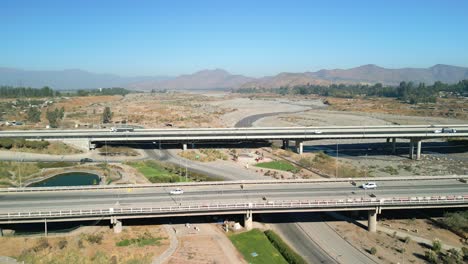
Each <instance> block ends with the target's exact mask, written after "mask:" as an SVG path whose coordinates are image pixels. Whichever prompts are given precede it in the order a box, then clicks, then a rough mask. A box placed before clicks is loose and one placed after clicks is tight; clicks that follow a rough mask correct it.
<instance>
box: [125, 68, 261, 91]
mask: <svg viewBox="0 0 468 264" xmlns="http://www.w3.org/2000/svg"><path fill="white" fill-rule="evenodd" d="M254 80H255V79H254V78H250V77H246V76H242V75H232V74H230V73H229V72H227V71H225V70H221V69H216V70H203V71H199V72H196V73H194V74H184V75H180V76H178V77H176V78H172V79H167V80H152V81H151V80H150V81H143V82H138V83H134V84H131V85H130V86H129V87H130V88H133V89H142V90H151V89H159V90H163V89H166V90H191V89H194V90H195V89H198V90H200V89H229V88H238V87H241V86H242V85H243V84H245V83H248V82H252V81H254Z"/></svg>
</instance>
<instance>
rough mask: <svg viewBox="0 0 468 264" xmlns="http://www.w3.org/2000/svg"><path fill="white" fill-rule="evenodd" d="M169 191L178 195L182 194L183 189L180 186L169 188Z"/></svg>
mask: <svg viewBox="0 0 468 264" xmlns="http://www.w3.org/2000/svg"><path fill="white" fill-rule="evenodd" d="M169 193H170V194H174V195H179V194H183V193H184V190H182V189H181V188H176V189H174V190H171V191H170V192H169Z"/></svg>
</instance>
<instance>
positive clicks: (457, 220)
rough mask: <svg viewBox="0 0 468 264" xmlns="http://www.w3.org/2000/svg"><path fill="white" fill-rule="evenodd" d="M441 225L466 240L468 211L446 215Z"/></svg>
mask: <svg viewBox="0 0 468 264" xmlns="http://www.w3.org/2000/svg"><path fill="white" fill-rule="evenodd" d="M442 223H443V224H444V225H446V226H447V227H449V228H450V229H451V230H453V231H454V232H455V233H457V234H458V235H460V236H461V237H463V238H464V239H467V238H468V210H466V211H460V212H454V213H446V214H445V215H444V218H443V219H442Z"/></svg>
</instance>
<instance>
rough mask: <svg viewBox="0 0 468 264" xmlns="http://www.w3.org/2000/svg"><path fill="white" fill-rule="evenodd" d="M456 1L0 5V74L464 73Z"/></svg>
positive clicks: (467, 52) (466, 36)
mask: <svg viewBox="0 0 468 264" xmlns="http://www.w3.org/2000/svg"><path fill="white" fill-rule="evenodd" d="M467 11H468V1H464V0H459V1H458V0H437V1H433V0H421V1H419V0H405V1H400V0H391V1H390V0H388V1H387V0H367V1H364V0H362V1H358V0H353V1H351V0H343V1H337V0H331V1H329V0H328V1H312V0H304V1H294V0H290V1H285V0H282V1H274V0H269V1H263V0H245V1H244V0H235V1H231V0H226V1H223V0H214V1H203V0H197V1H195V0H194V1H192V0H187V1H179V0H171V1H157V0H148V1H145V0H133V1H131V0H128V1H119V0H107V1H105V0H73V1H68V0H60V1H58V0H57V1H49V0H30V1H23V0H2V1H0V16H1V23H0V38H1V40H0V66H4V67H15V68H23V69H32V70H39V69H40V70H42V69H44V70H61V69H70V68H79V69H84V70H88V71H92V72H100V73H116V74H120V75H126V76H130V75H177V74H181V73H191V72H194V71H197V70H201V69H207V68H223V69H226V70H228V71H230V72H232V73H236V74H245V75H252V76H260V75H271V74H276V73H279V72H283V71H289V72H303V71H315V70H318V69H321V68H350V67H354V66H359V65H362V64H378V65H381V66H385V67H392V68H398V67H428V66H432V65H434V64H437V63H443V64H453V65H459V66H468V15H467Z"/></svg>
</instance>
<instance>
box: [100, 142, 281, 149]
mask: <svg viewBox="0 0 468 264" xmlns="http://www.w3.org/2000/svg"><path fill="white" fill-rule="evenodd" d="M107 144H108V145H109V146H123V147H131V148H138V149H143V150H145V149H159V148H161V149H163V150H164V149H182V143H164V144H161V145H159V142H139V143H126V144H125V143H115V142H108V143H107ZM271 145H272V143H271V142H268V141H258V142H248V141H241V142H239V141H227V142H211V143H210V142H203V143H202V142H194V143H187V149H188V150H190V149H223V148H224V149H230V148H233V149H243V148H245V149H257V148H264V147H271Z"/></svg>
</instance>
